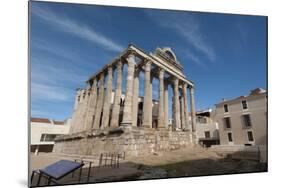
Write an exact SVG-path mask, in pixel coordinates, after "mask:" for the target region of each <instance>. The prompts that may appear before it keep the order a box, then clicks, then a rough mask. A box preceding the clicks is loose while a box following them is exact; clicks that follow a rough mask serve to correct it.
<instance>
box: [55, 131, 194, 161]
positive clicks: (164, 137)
mask: <svg viewBox="0 0 281 188" xmlns="http://www.w3.org/2000/svg"><path fill="white" fill-rule="evenodd" d="M135 129H136V130H134V131H131V132H129V133H128V132H126V133H125V132H122V133H119V134H118V135H116V134H114V133H110V132H109V131H108V132H97V134H95V136H91V137H89V136H85V137H83V138H80V139H73V140H65V141H56V144H55V146H54V152H56V153H67V154H79V155H93V154H99V153H103V152H125V153H126V155H132V156H134V155H144V154H148V153H154V152H156V151H166V150H174V149H179V148H181V147H185V146H188V145H191V143H190V138H189V132H180V131H174V132H171V131H167V130H159V131H155V130H153V129H142V128H139V127H136V128H135ZM137 129H139V130H137Z"/></svg>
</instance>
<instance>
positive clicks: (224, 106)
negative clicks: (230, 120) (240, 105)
mask: <svg viewBox="0 0 281 188" xmlns="http://www.w3.org/2000/svg"><path fill="white" fill-rule="evenodd" d="M223 108H224V112H228V105H227V104H225V105H223Z"/></svg>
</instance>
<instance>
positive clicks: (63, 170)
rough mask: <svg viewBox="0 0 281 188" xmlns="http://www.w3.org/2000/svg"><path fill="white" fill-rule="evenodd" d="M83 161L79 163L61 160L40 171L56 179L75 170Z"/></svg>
mask: <svg viewBox="0 0 281 188" xmlns="http://www.w3.org/2000/svg"><path fill="white" fill-rule="evenodd" d="M83 165H84V164H83V163H77V162H73V161H68V160H60V161H58V162H56V163H54V164H51V165H49V166H47V167H46V168H43V169H41V170H40V171H41V172H42V173H44V174H46V175H48V176H50V177H52V178H54V179H60V178H62V177H63V176H65V175H67V174H69V173H71V172H73V171H74V170H76V169H78V168H80V167H82V166H83Z"/></svg>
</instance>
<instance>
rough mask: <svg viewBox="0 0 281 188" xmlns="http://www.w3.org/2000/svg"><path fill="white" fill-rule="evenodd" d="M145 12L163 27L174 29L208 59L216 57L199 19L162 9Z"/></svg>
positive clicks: (211, 59) (212, 59)
mask: <svg viewBox="0 0 281 188" xmlns="http://www.w3.org/2000/svg"><path fill="white" fill-rule="evenodd" d="M146 13H147V15H148V16H149V17H150V18H151V19H152V20H153V21H154V22H155V23H158V24H160V25H161V26H163V27H167V28H171V29H174V30H175V31H176V32H177V33H178V34H180V35H181V36H182V37H183V38H184V39H185V40H186V41H187V42H188V43H189V44H190V45H192V46H193V47H194V48H195V49H196V50H197V51H199V52H201V53H202V54H204V55H205V56H206V57H207V58H208V59H209V60H210V61H214V60H215V59H216V52H215V49H214V48H213V47H212V45H211V44H209V42H208V41H207V39H206V36H205V35H204V32H203V31H202V28H201V26H200V22H199V20H197V19H195V18H194V16H192V15H186V14H185V13H177V14H175V13H172V12H169V13H167V12H162V11H159V12H156V13H155V12H151V11H146ZM183 14H185V15H183Z"/></svg>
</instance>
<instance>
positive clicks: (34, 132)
mask: <svg viewBox="0 0 281 188" xmlns="http://www.w3.org/2000/svg"><path fill="white" fill-rule="evenodd" d="M30 127H31V130H30V131H31V134H30V151H31V152H34V153H35V154H36V155H37V154H38V152H52V150H53V146H54V140H55V138H56V136H58V135H63V134H68V133H69V128H70V119H68V120H66V121H55V120H50V119H46V118H31V121H30Z"/></svg>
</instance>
